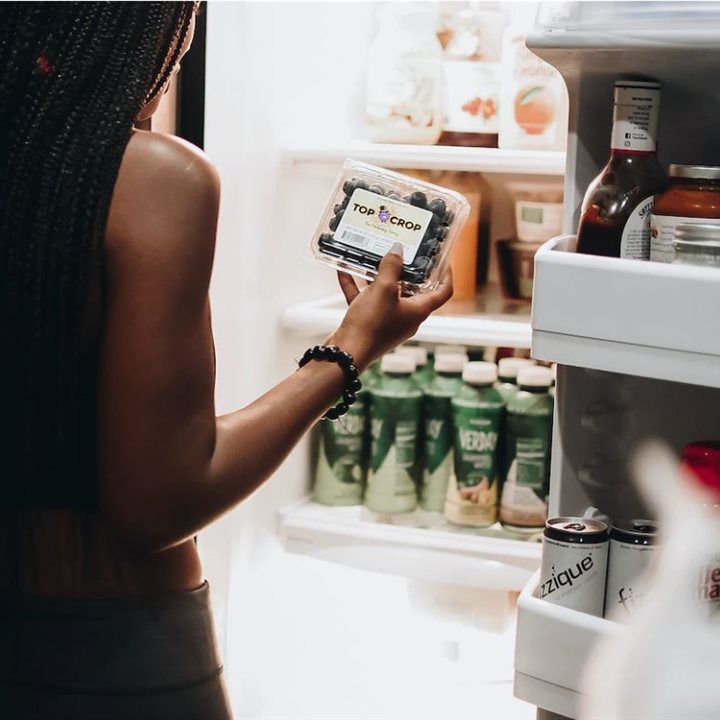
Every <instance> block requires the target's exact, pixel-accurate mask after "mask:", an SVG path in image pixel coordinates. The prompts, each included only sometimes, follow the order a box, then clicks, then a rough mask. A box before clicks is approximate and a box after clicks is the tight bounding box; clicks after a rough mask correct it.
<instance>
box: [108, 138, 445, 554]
mask: <svg viewBox="0 0 720 720" xmlns="http://www.w3.org/2000/svg"><path fill="white" fill-rule="evenodd" d="M218 200H219V186H218V181H217V176H216V173H215V171H214V168H213V167H212V166H211V165H210V164H209V163H208V161H207V160H206V159H205V158H204V157H203V156H202V155H200V154H199V153H198V152H197V151H195V150H194V149H191V148H189V147H187V146H184V145H181V144H180V143H178V142H176V141H174V140H171V139H169V138H164V137H154V136H152V135H151V134H142V135H139V136H137V137H135V138H133V140H132V141H131V143H130V146H129V147H128V151H127V152H126V157H125V160H124V161H123V167H122V168H121V171H120V176H119V178H118V183H117V186H116V190H115V195H114V197H113V203H112V208H111V216H110V219H109V223H108V239H107V281H108V282H107V289H108V292H107V299H108V302H107V310H106V323H105V334H104V348H103V355H102V360H101V391H100V431H99V435H100V437H99V444H100V471H101V490H102V499H103V507H104V509H105V512H106V514H107V515H108V517H109V519H110V521H111V522H112V524H113V525H114V526H115V528H116V530H117V531H118V532H119V534H121V535H122V536H123V537H124V538H125V539H126V540H127V541H129V542H131V543H133V544H136V545H140V546H142V547H145V548H149V549H160V548H163V547H168V546H170V545H173V544H176V543H179V542H181V541H183V540H185V539H187V538H188V537H189V536H191V535H193V534H194V533H195V532H197V531H198V530H200V529H201V528H202V527H204V526H205V525H207V524H208V523H210V522H212V521H213V520H214V519H215V518H217V517H218V516H220V515H221V514H222V513H224V512H226V511H227V510H229V509H231V508H232V507H233V506H235V505H236V504H237V503H238V502H239V501H241V500H242V499H243V498H245V497H247V496H248V495H249V494H250V493H252V492H253V491H254V490H255V489H256V488H257V487H258V486H259V485H261V484H262V483H263V482H264V481H265V480H266V479H267V478H268V477H269V476H270V475H271V474H272V473H273V472H274V470H275V469H276V468H277V467H278V466H279V465H280V463H281V462H282V461H283V460H284V459H285V457H286V456H287V454H288V453H289V452H290V450H291V449H292V448H293V447H294V445H295V444H296V443H297V441H298V440H299V439H300V438H301V437H302V435H303V434H304V433H305V432H306V431H307V430H308V429H309V428H310V427H311V426H312V425H313V423H314V422H316V421H317V419H318V418H319V417H320V416H321V415H322V414H323V412H324V411H325V410H326V409H327V408H328V407H330V406H331V405H332V404H333V403H334V402H336V400H337V398H338V397H339V396H340V394H341V392H342V389H343V384H344V375H343V372H342V370H341V369H340V368H339V367H338V366H337V365H334V364H332V363H323V362H314V361H313V362H310V363H308V364H307V365H306V366H305V367H304V368H302V369H301V370H298V371H297V372H295V373H293V374H292V375H291V376H290V377H288V378H287V379H285V380H283V381H282V382H281V383H280V384H279V385H277V386H276V387H274V388H273V389H272V390H270V391H269V392H267V393H266V394H265V395H263V396H262V397H260V398H259V399H258V400H256V401H255V402H253V403H252V404H251V405H249V406H247V407H246V408H243V409H241V410H238V411H237V412H234V413H231V414H229V415H225V416H223V417H220V418H216V417H215V407H214V398H213V394H214V387H213V341H212V331H211V327H210V310H209V303H208V286H209V281H210V273H211V269H212V261H213V254H214V243H215V230H216V222H217V209H218ZM401 270H402V261H401V259H400V257H399V256H397V255H392V254H389V255H388V256H387V257H386V258H385V259H384V260H383V262H382V266H381V271H380V276H379V278H378V279H377V280H376V282H375V283H373V285H372V286H371V287H369V288H367V289H366V290H364V291H363V292H362V293H361V294H358V291H357V288H356V287H355V284H354V283H353V281H352V280H351V279H350V278H349V277H348V276H343V277H341V286H342V287H343V291H344V292H345V294H346V297H347V298H348V301H351V302H352V305H351V307H350V308H349V310H348V313H347V315H346V318H345V320H344V321H343V323H342V325H341V326H340V327H339V328H338V330H337V331H336V332H335V333H334V334H333V336H331V338H329V341H331V342H334V343H335V344H337V345H338V346H340V347H341V348H342V349H344V350H347V351H348V352H351V353H352V354H353V355H354V357H355V358H356V363H357V364H358V366H359V368H360V369H363V368H364V367H366V366H367V365H368V364H369V362H371V361H372V360H374V359H375V358H376V357H378V356H379V355H381V354H382V353H383V352H386V351H387V350H389V349H391V348H392V347H394V346H395V345H397V344H398V343H400V342H402V341H403V340H405V339H407V338H408V337H411V336H412V335H413V334H414V333H415V331H416V330H417V327H418V325H419V324H420V323H421V322H422V320H424V318H425V317H426V316H427V315H428V314H429V313H430V312H431V311H432V310H433V309H435V308H436V307H439V306H440V305H441V304H443V303H444V302H445V301H446V300H447V299H448V298H449V296H450V294H451V292H452V286H451V283H449V282H448V283H447V284H445V285H444V286H443V287H442V289H441V290H439V291H438V292H437V293H433V294H430V295H424V296H418V297H414V298H400V297H399V294H398V285H397V280H398V278H399V274H400V272H401ZM358 295H360V296H358Z"/></svg>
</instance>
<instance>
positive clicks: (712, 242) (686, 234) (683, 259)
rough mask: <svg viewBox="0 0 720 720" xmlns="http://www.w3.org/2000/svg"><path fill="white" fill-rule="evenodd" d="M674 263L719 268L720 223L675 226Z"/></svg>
mask: <svg viewBox="0 0 720 720" xmlns="http://www.w3.org/2000/svg"><path fill="white" fill-rule="evenodd" d="M673 248H674V251H675V259H674V260H673V264H674V265H702V266H704V267H717V268H720V224H718V225H703V224H700V223H683V224H680V225H676V226H675V239H674V240H673Z"/></svg>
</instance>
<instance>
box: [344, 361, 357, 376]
mask: <svg viewBox="0 0 720 720" xmlns="http://www.w3.org/2000/svg"><path fill="white" fill-rule="evenodd" d="M345 370H346V372H347V373H348V374H349V375H352V376H354V377H357V376H358V371H357V368H356V367H355V366H354V365H353V364H352V363H350V365H348V366H347V367H346V368H345Z"/></svg>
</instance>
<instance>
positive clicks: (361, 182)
mask: <svg viewBox="0 0 720 720" xmlns="http://www.w3.org/2000/svg"><path fill="white" fill-rule="evenodd" d="M355 187H356V188H357V189H358V190H367V189H368V188H369V187H370V186H369V185H368V184H367V183H366V182H365V181H364V180H358V181H357V183H356V184H355Z"/></svg>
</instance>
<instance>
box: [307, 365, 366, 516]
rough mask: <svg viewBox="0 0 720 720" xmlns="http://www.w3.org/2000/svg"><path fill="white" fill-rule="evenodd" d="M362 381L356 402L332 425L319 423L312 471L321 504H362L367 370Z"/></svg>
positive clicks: (364, 478) (316, 497) (326, 422)
mask: <svg viewBox="0 0 720 720" xmlns="http://www.w3.org/2000/svg"><path fill="white" fill-rule="evenodd" d="M360 379H361V381H362V383H363V387H362V389H361V390H360V392H359V393H358V394H357V402H356V403H355V404H354V405H351V406H350V409H349V410H348V412H347V413H346V414H345V415H343V416H342V417H341V418H339V419H338V420H336V421H335V422H331V421H329V420H323V421H322V422H321V424H320V446H319V448H318V460H317V466H316V468H315V484H314V487H313V497H314V499H315V500H316V501H317V502H319V503H322V504H323V505H361V504H362V499H363V493H364V492H365V480H366V477H367V462H368V452H369V445H370V443H369V423H368V411H369V405H370V387H372V384H373V382H374V380H373V377H372V373H371V372H370V370H366V371H365V372H364V373H363V374H362V376H361V378H360Z"/></svg>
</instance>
